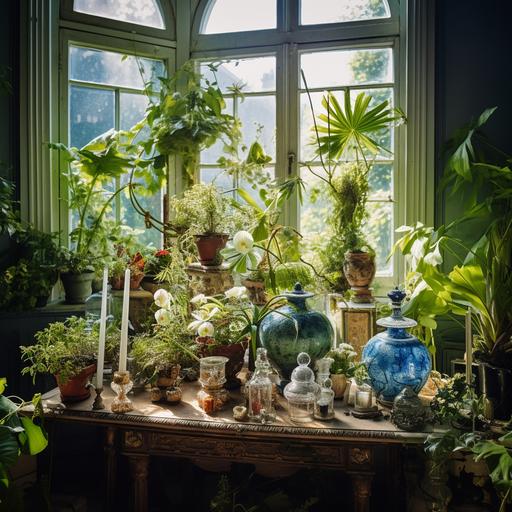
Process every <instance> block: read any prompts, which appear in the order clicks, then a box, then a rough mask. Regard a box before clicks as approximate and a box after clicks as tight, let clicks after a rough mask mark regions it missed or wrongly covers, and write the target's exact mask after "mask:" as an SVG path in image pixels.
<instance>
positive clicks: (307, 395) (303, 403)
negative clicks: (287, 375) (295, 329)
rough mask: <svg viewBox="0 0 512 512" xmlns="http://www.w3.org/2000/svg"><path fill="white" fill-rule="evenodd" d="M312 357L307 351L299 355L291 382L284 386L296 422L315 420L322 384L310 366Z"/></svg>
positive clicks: (291, 414)
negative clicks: (317, 400)
mask: <svg viewBox="0 0 512 512" xmlns="http://www.w3.org/2000/svg"><path fill="white" fill-rule="evenodd" d="M310 362H311V358H310V357H309V355H308V354H306V353H305V352H301V353H300V354H299V355H298V356H297V363H298V365H299V366H297V367H296V368H295V369H294V370H293V372H292V375H291V382H290V383H289V384H287V385H286V387H285V388H284V396H285V398H286V400H287V401H288V413H289V414H290V419H291V421H293V422H294V423H307V422H309V421H312V420H313V412H314V406H315V401H316V398H317V396H318V394H319V392H320V386H319V385H318V384H317V383H316V382H315V374H314V373H313V370H312V369H311V368H309V367H308V365H309V363H310Z"/></svg>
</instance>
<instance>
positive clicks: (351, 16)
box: [300, 0, 390, 25]
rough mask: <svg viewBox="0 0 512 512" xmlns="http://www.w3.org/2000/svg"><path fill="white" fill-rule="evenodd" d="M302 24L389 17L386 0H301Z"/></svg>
mask: <svg viewBox="0 0 512 512" xmlns="http://www.w3.org/2000/svg"><path fill="white" fill-rule="evenodd" d="M300 7H301V10H300V22H301V24H302V25H316V24H319V23H342V22H347V21H361V20H371V19H375V18H389V17H390V13H389V6H388V4H387V2H386V0H301V2H300Z"/></svg>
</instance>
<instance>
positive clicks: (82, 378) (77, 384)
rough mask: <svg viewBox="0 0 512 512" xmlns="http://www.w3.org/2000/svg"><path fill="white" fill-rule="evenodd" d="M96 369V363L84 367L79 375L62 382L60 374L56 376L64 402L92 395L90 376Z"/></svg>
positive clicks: (75, 400)
mask: <svg viewBox="0 0 512 512" xmlns="http://www.w3.org/2000/svg"><path fill="white" fill-rule="evenodd" d="M95 371H96V363H94V364H91V365H89V366H87V367H86V368H84V369H83V370H82V371H81V372H80V373H79V374H78V375H75V376H74V377H71V378H70V379H68V380H67V381H66V382H64V383H63V382H61V380H60V378H59V376H58V375H56V376H55V378H56V379H57V384H58V386H59V389H60V398H61V400H62V401H63V402H68V403H69V402H80V401H82V400H86V399H87V398H89V397H90V396H91V391H90V389H89V388H87V387H86V386H87V383H88V382H89V379H90V377H91V376H92V375H93V374H94V372H95Z"/></svg>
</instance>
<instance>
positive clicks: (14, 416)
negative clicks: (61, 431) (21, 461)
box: [0, 378, 48, 510]
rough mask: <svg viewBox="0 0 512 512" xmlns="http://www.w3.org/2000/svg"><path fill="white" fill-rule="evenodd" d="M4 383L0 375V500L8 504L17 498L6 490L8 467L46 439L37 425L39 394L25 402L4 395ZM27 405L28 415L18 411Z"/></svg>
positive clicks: (39, 449)
mask: <svg viewBox="0 0 512 512" xmlns="http://www.w3.org/2000/svg"><path fill="white" fill-rule="evenodd" d="M6 386H7V384H6V380H5V378H0V503H1V504H2V506H6V507H9V506H10V505H12V506H14V505H13V503H17V500H12V495H11V493H10V491H11V486H10V482H9V480H10V475H9V470H10V468H11V467H12V466H13V465H14V464H15V463H16V461H17V460H18V458H19V457H20V456H21V455H22V454H28V455H37V454H38V453H40V452H42V451H43V450H44V449H45V448H46V446H47V445H48V439H47V435H46V432H45V431H44V429H43V427H42V426H41V419H42V417H43V409H42V405H41V395H40V394H36V395H34V397H33V398H32V400H31V401H30V402H26V401H24V400H22V399H20V398H18V397H14V396H10V397H8V396H5V395H4V392H5V388H6ZM30 405H31V406H33V412H32V414H31V415H29V414H26V413H25V414H21V411H22V410H23V409H24V408H25V407H27V406H30ZM2 508H3V507H2ZM5 510H7V508H5ZM9 510H12V508H9Z"/></svg>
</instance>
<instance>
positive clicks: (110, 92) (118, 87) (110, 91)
mask: <svg viewBox="0 0 512 512" xmlns="http://www.w3.org/2000/svg"><path fill="white" fill-rule="evenodd" d="M137 61H138V62H137ZM109 63H110V64H112V68H113V69H111V70H109V69H108V67H109ZM125 64H126V66H127V68H129V69H130V70H131V71H132V72H133V76H130V75H128V74H126V73H124V72H122V73H121V72H119V73H116V72H115V67H116V65H120V66H121V67H122V66H123V65H125ZM69 69H70V73H69V79H68V95H69V96H68V98H69V99H68V101H69V107H68V116H69V117H68V141H69V144H70V145H71V146H75V147H79V148H80V147H83V146H84V145H85V144H87V143H88V142H89V141H90V140H91V139H93V138H95V137H97V136H99V135H101V134H102V133H104V132H105V131H107V130H109V129H112V128H114V129H116V130H127V129H130V128H131V127H132V126H133V125H134V124H135V123H137V122H138V121H140V120H141V119H142V118H143V117H144V113H145V110H146V107H147V105H148V98H147V96H146V95H145V94H144V82H145V81H152V82H154V83H155V85H156V83H157V77H158V76H163V75H165V66H164V62H163V61H161V60H156V59H148V58H143V57H134V56H127V55H125V54H122V53H119V52H112V51H106V50H101V49H99V48H89V47H84V46H78V45H75V44H70V45H69ZM128 179H129V176H128V175H124V176H122V177H121V178H120V180H118V182H117V183H116V184H115V186H116V188H118V187H120V186H123V185H124V184H126V183H127V180H128ZM113 185H114V184H113ZM139 189H142V187H139ZM140 192H141V190H139V193H138V194H137V199H138V201H139V203H140V204H141V206H142V207H143V208H144V209H146V210H148V211H150V212H152V214H153V215H155V216H157V217H160V218H161V217H162V193H161V192H158V193H155V194H152V195H149V194H141V193H140ZM111 217H112V218H115V220H116V221H117V222H121V223H123V224H125V225H128V226H129V227H131V228H134V229H140V230H142V231H141V234H140V236H139V237H138V241H139V242H141V243H145V244H147V245H149V244H153V245H154V246H155V247H160V245H161V234H160V233H159V232H158V231H157V230H155V229H145V225H144V218H143V217H142V216H141V215H139V214H138V213H136V212H135V210H134V208H133V206H132V205H131V202H130V199H129V196H128V195H127V194H123V193H121V194H119V196H118V197H117V201H116V203H115V204H114V206H113V213H112V216H111ZM74 221H76V219H74V218H73V214H72V215H71V225H73V223H74Z"/></svg>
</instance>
